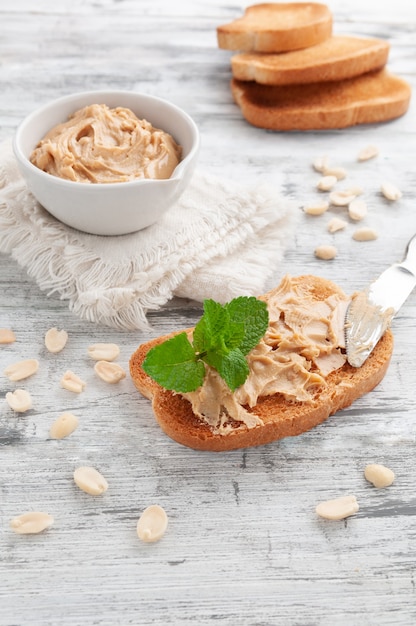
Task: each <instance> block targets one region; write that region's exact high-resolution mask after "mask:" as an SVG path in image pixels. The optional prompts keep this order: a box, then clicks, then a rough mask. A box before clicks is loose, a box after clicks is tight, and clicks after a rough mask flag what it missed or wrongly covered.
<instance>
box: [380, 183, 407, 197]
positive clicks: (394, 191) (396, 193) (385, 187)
mask: <svg viewBox="0 0 416 626" xmlns="http://www.w3.org/2000/svg"><path fill="white" fill-rule="evenodd" d="M381 193H382V194H383V196H384V197H385V198H387V200H391V201H392V202H394V201H395V200H399V199H400V198H401V197H402V195H403V194H402V192H401V191H400V189H398V187H396V186H395V185H393V184H392V183H383V184H382V185H381Z"/></svg>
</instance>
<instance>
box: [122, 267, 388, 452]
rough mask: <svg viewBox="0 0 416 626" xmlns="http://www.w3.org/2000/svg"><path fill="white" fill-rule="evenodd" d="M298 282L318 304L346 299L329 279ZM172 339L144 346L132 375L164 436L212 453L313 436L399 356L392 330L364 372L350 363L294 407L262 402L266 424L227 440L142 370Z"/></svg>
mask: <svg viewBox="0 0 416 626" xmlns="http://www.w3.org/2000/svg"><path fill="white" fill-rule="evenodd" d="M293 280H294V282H295V283H296V284H298V285H300V286H302V288H303V289H307V290H308V293H309V294H311V296H312V298H313V299H314V300H316V301H323V300H325V299H327V298H328V297H330V296H332V295H333V294H340V293H341V294H342V290H340V289H339V287H338V286H337V285H335V284H334V283H332V282H331V281H328V280H326V279H323V278H318V277H316V276H300V277H298V278H295V279H293ZM277 289H278V288H277ZM274 292H275V290H272V291H270V292H268V293H267V294H265V295H264V296H262V297H261V299H263V300H264V301H266V302H268V301H271V299H272V298H273V295H274ZM188 330H190V329H188ZM171 336H172V334H171V335H167V336H164V337H158V338H155V339H153V340H151V341H149V342H147V343H145V344H142V345H141V346H139V348H138V349H137V350H136V351H135V352H134V353H133V355H132V356H131V359H130V374H131V377H132V380H133V382H134V384H135V386H136V388H137V389H138V390H139V391H140V392H141V393H142V395H144V396H145V397H146V398H148V399H150V400H152V407H153V412H154V415H155V418H156V420H157V422H158V423H159V425H160V427H161V428H162V430H163V431H164V432H165V433H166V434H167V435H168V436H169V437H171V438H172V439H173V440H175V441H177V442H178V443H180V444H183V445H185V446H188V447H190V448H194V449H197V450H207V451H225V450H233V449H237V448H245V447H250V446H258V445H263V444H267V443H270V442H272V441H275V440H278V439H281V438H284V437H288V436H294V435H299V434H301V433H303V432H305V431H307V430H310V429H311V428H313V427H314V426H317V425H318V424H320V423H322V422H324V421H325V420H326V419H327V418H328V417H329V416H330V415H332V414H334V413H336V412H337V411H339V410H340V409H343V408H345V407H348V406H349V405H350V404H352V402H354V400H356V399H357V398H359V397H360V396H362V395H364V394H366V393H367V392H369V391H371V390H372V389H373V388H374V387H375V386H376V385H377V384H378V383H379V382H380V381H381V380H382V378H383V377H384V375H385V373H386V371H387V368H388V365H389V362H390V358H391V355H392V351H393V336H392V333H391V331H390V330H387V331H386V332H385V334H384V335H383V337H382V338H381V339H380V341H379V342H378V344H377V346H376V347H375V349H374V350H373V352H372V353H371V355H370V356H369V357H368V359H367V360H366V361H365V363H364V364H363V365H362V366H361V367H359V368H354V367H352V366H351V365H349V364H348V363H347V362H345V363H344V364H343V365H342V366H341V367H340V368H338V369H335V370H334V371H332V372H331V373H329V374H328V376H327V377H326V379H325V384H324V385H321V386H319V387H318V388H317V389H316V390H314V391H313V392H312V396H311V399H310V400H308V401H306V402H298V401H292V400H288V399H286V398H285V396H284V395H283V394H282V393H277V394H274V395H269V396H264V397H260V398H259V400H258V402H257V404H256V405H255V406H254V407H252V408H248V407H246V408H247V410H248V411H249V412H251V413H253V414H255V415H256V416H258V417H259V418H260V420H261V422H262V423H261V424H258V425H255V426H254V427H251V428H249V427H247V426H246V425H244V424H238V425H237V426H236V427H235V428H234V429H232V430H231V431H230V432H227V434H218V433H215V432H214V431H213V429H212V428H211V427H210V426H209V425H208V424H206V423H205V422H203V421H202V420H201V419H200V418H199V417H197V416H196V415H195V414H194V413H193V410H192V406H191V404H190V402H189V401H188V400H187V399H185V398H184V397H183V396H182V395H180V394H176V393H174V392H172V391H167V390H165V389H162V387H160V386H159V385H158V384H157V383H156V382H155V381H154V380H152V379H151V378H150V377H149V376H148V375H147V374H146V373H145V372H144V370H143V368H142V363H143V361H144V359H145V357H146V354H147V353H148V351H149V350H150V349H151V348H152V347H153V346H155V345H157V344H159V343H161V342H163V341H165V340H166V339H168V338H169V337H171Z"/></svg>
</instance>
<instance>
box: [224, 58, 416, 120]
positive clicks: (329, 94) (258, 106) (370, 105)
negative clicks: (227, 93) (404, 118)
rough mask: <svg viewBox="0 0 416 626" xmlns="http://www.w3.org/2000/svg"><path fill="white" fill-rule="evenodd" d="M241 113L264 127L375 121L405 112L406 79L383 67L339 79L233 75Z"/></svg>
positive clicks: (232, 88) (408, 92) (398, 115)
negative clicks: (290, 80)
mask: <svg viewBox="0 0 416 626" xmlns="http://www.w3.org/2000/svg"><path fill="white" fill-rule="evenodd" d="M231 91H232V94H233V97H234V100H235V102H236V103H237V104H238V106H239V107H240V109H241V112H242V114H243V116H244V117H245V119H246V120H247V121H248V122H249V123H250V124H252V125H253V126H257V127H259V128H265V129H268V130H326V129H330V128H346V127H348V126H355V125H357V124H374V123H378V122H385V121H387V120H392V119H394V118H397V117H400V116H401V115H404V113H406V111H407V109H408V107H409V102H410V96H411V88H410V85H409V84H408V83H407V82H406V81H405V80H403V79H401V78H398V77H397V76H394V75H393V74H390V73H388V72H387V70H385V69H384V68H383V69H382V70H377V71H375V72H369V73H367V74H363V75H361V76H356V77H354V78H349V79H346V80H343V81H332V82H331V81H328V82H324V83H307V84H304V85H289V86H280V85H259V84H258V83H255V82H244V81H238V80H237V79H232V81H231Z"/></svg>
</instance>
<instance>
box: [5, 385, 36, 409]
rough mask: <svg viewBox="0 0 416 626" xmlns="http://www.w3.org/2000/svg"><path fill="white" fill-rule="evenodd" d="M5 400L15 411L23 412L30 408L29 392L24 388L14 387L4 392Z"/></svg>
mask: <svg viewBox="0 0 416 626" xmlns="http://www.w3.org/2000/svg"><path fill="white" fill-rule="evenodd" d="M6 402H7V404H8V405H9V407H10V408H11V409H13V411H16V413H25V412H26V411H28V410H29V409H31V408H32V398H31V396H30V393H29V392H28V391H25V390H24V389H16V390H15V391H9V392H8V393H6Z"/></svg>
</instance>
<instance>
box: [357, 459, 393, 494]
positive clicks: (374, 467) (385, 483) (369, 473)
mask: <svg viewBox="0 0 416 626" xmlns="http://www.w3.org/2000/svg"><path fill="white" fill-rule="evenodd" d="M364 476H365V477H366V479H367V480H368V482H370V483H373V485H374V487H376V488H377V489H382V488H383V487H389V486H390V485H391V484H392V483H393V481H394V479H395V476H394V472H393V471H392V470H391V469H389V468H388V467H385V466H384V465H378V464H377V463H372V464H370V465H367V466H366V468H365V470H364Z"/></svg>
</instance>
